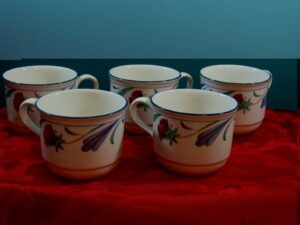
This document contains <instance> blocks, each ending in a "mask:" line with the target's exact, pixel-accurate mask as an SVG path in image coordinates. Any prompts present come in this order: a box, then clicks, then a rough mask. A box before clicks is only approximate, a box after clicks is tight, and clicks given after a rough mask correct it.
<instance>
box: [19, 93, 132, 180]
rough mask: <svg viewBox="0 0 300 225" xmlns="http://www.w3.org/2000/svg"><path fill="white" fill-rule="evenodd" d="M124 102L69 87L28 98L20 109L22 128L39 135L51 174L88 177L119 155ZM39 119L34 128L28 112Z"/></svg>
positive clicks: (105, 170) (104, 171)
mask: <svg viewBox="0 0 300 225" xmlns="http://www.w3.org/2000/svg"><path fill="white" fill-rule="evenodd" d="M127 105H128V103H127V101H126V99H125V98H123V97H122V96H120V95H117V94H114V93H111V92H108V91H102V90H93V89H73V90H65V91H58V92H53V93H50V94H47V95H45V96H43V97H41V98H39V99H37V98H30V99H27V100H25V101H24V102H23V103H22V104H21V106H20V111H19V113H20V117H21V119H22V121H23V122H24V124H25V125H26V126H28V127H29V128H30V129H31V130H32V131H33V132H34V133H36V134H37V135H38V136H40V143H41V151H42V156H43V158H44V160H45V162H46V164H47V166H48V168H49V169H50V170H51V171H52V172H53V173H55V174H57V175H59V176H62V177H66V178H70V179H77V180H81V179H91V178H96V177H98V176H102V175H105V174H107V173H108V172H110V171H111V170H112V169H113V168H115V167H116V165H117V164H118V161H119V159H120V157H121V147H122V141H123V133H124V117H125V110H126V108H127ZM33 106H35V107H36V109H37V111H38V113H39V116H40V118H41V120H40V125H36V124H35V122H34V121H33V120H32V119H31V118H30V114H29V113H28V109H29V108H30V107H33Z"/></svg>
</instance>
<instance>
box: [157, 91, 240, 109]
mask: <svg viewBox="0 0 300 225" xmlns="http://www.w3.org/2000/svg"><path fill="white" fill-rule="evenodd" d="M151 102H152V104H153V105H154V106H156V107H158V108H161V109H163V110H167V111H172V112H176V113H183V114H192V115H216V114H223V113H227V112H230V111H234V110H235V109H236V108H237V102H236V100H234V99H233V98H232V97H230V96H228V95H224V94H221V93H217V92H212V91H204V90H195V89H175V90H170V91H164V92H159V93H157V94H155V95H154V96H152V98H151Z"/></svg>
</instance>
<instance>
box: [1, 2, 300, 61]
mask: <svg viewBox="0 0 300 225" xmlns="http://www.w3.org/2000/svg"><path fill="white" fill-rule="evenodd" d="M299 9H300V1H299V0H288V1H282V0H254V1H253V0H252V1H245V0H225V1H220V0H201V1H199V0H188V1H185V0H142V1H141V0H123V1H120V0H119V1H117V0H89V1H85V0H76V1H74V0H63V1H59V0H52V1H49V0H38V1H37V0H25V1H24V0H0V27H1V35H0V59H2V60H4V59H22V58H133V59H136V58H179V59H181V58H195V59H198V58H221V59H222V58H299V57H300V44H299V40H300V25H299V22H300V13H299Z"/></svg>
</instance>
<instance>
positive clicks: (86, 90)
mask: <svg viewBox="0 0 300 225" xmlns="http://www.w3.org/2000/svg"><path fill="white" fill-rule="evenodd" d="M66 92H94V93H106V94H110V95H113V96H116V97H118V98H122V99H123V100H124V103H125V104H124V105H123V106H122V107H121V108H119V109H118V110H115V111H113V112H110V113H106V114H102V115H95V116H63V115H58V114H55V113H49V112H46V111H45V110H43V109H41V107H39V106H38V103H39V102H40V101H41V100H43V99H44V98H47V96H50V95H58V94H61V93H62V94H64V93H66ZM127 106H128V101H127V99H126V98H124V97H123V96H121V95H118V94H115V93H113V92H110V91H104V90H97V89H70V90H61V91H56V92H51V93H49V94H47V95H44V96H42V97H40V98H38V100H37V101H36V102H35V107H36V108H37V109H38V111H39V112H40V113H43V114H45V115H47V116H51V117H55V118H60V119H74V120H87V119H96V118H104V117H109V116H113V115H116V114H118V113H120V112H122V111H124V110H125V109H126V108H127Z"/></svg>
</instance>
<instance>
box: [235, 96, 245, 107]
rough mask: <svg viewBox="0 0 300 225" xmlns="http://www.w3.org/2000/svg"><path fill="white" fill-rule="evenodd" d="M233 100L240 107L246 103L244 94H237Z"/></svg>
mask: <svg viewBox="0 0 300 225" xmlns="http://www.w3.org/2000/svg"><path fill="white" fill-rule="evenodd" d="M233 98H234V99H235V100H236V101H237V102H238V104H239V105H240V104H242V103H243V101H244V97H243V95H242V94H235V95H234V96H233Z"/></svg>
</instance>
